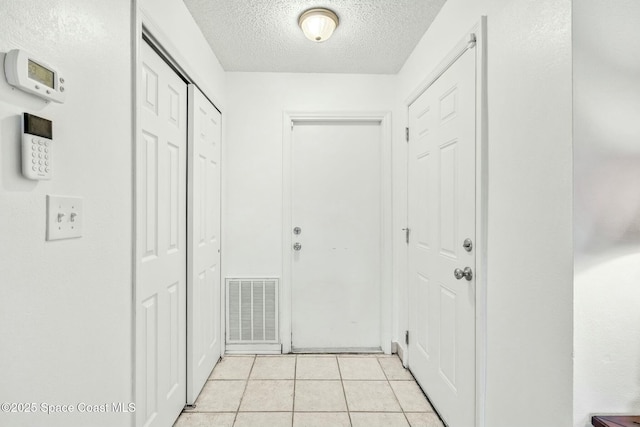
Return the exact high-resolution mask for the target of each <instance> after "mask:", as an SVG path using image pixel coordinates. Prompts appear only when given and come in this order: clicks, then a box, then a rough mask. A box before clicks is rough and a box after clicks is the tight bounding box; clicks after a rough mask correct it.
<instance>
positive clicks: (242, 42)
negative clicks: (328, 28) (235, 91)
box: [184, 0, 446, 74]
mask: <svg viewBox="0 0 640 427" xmlns="http://www.w3.org/2000/svg"><path fill="white" fill-rule="evenodd" d="M445 1H446V0H184V2H185V4H186V5H187V8H189V10H190V11H191V14H192V15H193V17H194V19H195V20H196V22H197V23H198V25H199V26H200V28H201V29H202V33H203V34H204V36H205V37H206V39H207V40H208V42H209V44H210V45H211V48H212V49H213V51H214V52H215V53H216V56H217V57H218V59H219V60H220V63H221V64H222V67H223V68H224V69H225V70H227V71H267V72H268V71H271V72H304V73H365V74H394V73H397V72H398V71H399V70H400V68H401V67H402V64H404V62H405V60H406V59H407V57H408V56H409V54H410V53H411V52H412V51H413V48H414V47H415V46H416V44H417V43H418V41H419V40H420V38H421V37H422V35H423V34H424V33H425V31H426V30H427V28H429V25H431V22H432V21H433V19H434V18H435V17H436V15H437V14H438V12H439V11H440V8H441V7H442V5H443V4H444V2H445ZM313 7H328V8H330V9H332V10H333V11H335V12H336V13H337V14H338V17H339V18H340V25H339V26H338V28H337V29H336V31H335V32H334V34H333V36H332V37H331V38H330V39H329V40H327V41H326V42H323V43H314V42H311V41H309V40H307V39H306V38H305V37H304V35H303V33H302V31H301V30H300V28H299V27H298V17H299V16H300V14H301V13H302V12H304V11H305V10H307V9H310V8H313Z"/></svg>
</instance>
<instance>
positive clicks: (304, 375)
mask: <svg viewBox="0 0 640 427" xmlns="http://www.w3.org/2000/svg"><path fill="white" fill-rule="evenodd" d="M296 378H297V379H299V380H300V379H302V380H339V379H340V371H339V370H338V361H337V360H336V358H335V357H298V361H297V365H296Z"/></svg>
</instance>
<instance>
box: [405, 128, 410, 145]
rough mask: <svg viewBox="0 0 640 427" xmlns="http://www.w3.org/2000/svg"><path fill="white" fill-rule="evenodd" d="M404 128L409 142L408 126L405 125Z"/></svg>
mask: <svg viewBox="0 0 640 427" xmlns="http://www.w3.org/2000/svg"><path fill="white" fill-rule="evenodd" d="M404 130H405V136H406V139H407V142H409V128H408V127H406V128H404Z"/></svg>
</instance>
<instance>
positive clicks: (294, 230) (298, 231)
mask: <svg viewBox="0 0 640 427" xmlns="http://www.w3.org/2000/svg"><path fill="white" fill-rule="evenodd" d="M300 233H302V228H300V227H296V228H294V229H293V234H295V235H296V236H297V235H298V234H300Z"/></svg>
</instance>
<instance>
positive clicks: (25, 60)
mask: <svg viewBox="0 0 640 427" xmlns="http://www.w3.org/2000/svg"><path fill="white" fill-rule="evenodd" d="M4 72H5V74H6V76H7V82H9V84H10V85H12V86H15V87H17V88H18V89H21V90H24V91H25V92H29V93H33V94H34V95H38V96H39V97H40V98H44V99H45V100H47V101H53V102H59V103H63V102H64V99H65V93H64V92H65V81H64V77H62V74H61V73H60V70H58V69H57V68H55V67H53V66H51V65H48V64H46V63H45V62H43V61H41V60H40V59H36V58H35V57H34V56H33V55H31V54H29V53H27V52H25V51H24V50H21V49H13V50H11V51H9V52H8V53H7V55H6V56H5V59H4Z"/></svg>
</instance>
